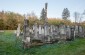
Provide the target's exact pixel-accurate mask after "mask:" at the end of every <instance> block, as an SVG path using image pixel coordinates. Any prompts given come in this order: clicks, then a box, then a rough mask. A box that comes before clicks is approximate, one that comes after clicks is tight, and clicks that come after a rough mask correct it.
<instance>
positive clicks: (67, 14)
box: [62, 8, 70, 20]
mask: <svg viewBox="0 0 85 55" xmlns="http://www.w3.org/2000/svg"><path fill="white" fill-rule="evenodd" d="M69 17H70V12H69V10H68V8H64V10H63V12H62V18H63V19H64V20H67V19H68V18H69Z"/></svg>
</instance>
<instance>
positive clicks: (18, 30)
mask: <svg viewBox="0 0 85 55" xmlns="http://www.w3.org/2000/svg"><path fill="white" fill-rule="evenodd" d="M16 34H17V37H19V36H20V24H18V28H17V33H16Z"/></svg>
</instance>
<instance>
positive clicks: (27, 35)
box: [23, 19, 31, 48]
mask: <svg viewBox="0 0 85 55" xmlns="http://www.w3.org/2000/svg"><path fill="white" fill-rule="evenodd" d="M23 28H24V30H23V32H24V39H23V47H24V48H27V47H29V46H30V44H31V42H30V33H29V20H27V19H24V27H23Z"/></svg>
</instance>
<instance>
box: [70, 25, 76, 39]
mask: <svg viewBox="0 0 85 55" xmlns="http://www.w3.org/2000/svg"><path fill="white" fill-rule="evenodd" d="M70 29H71V40H74V39H75V33H74V26H72V27H71V28H70Z"/></svg>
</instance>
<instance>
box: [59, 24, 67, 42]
mask: <svg viewBox="0 0 85 55" xmlns="http://www.w3.org/2000/svg"><path fill="white" fill-rule="evenodd" d="M59 29H60V41H65V40H66V27H65V25H60V28H59Z"/></svg>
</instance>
